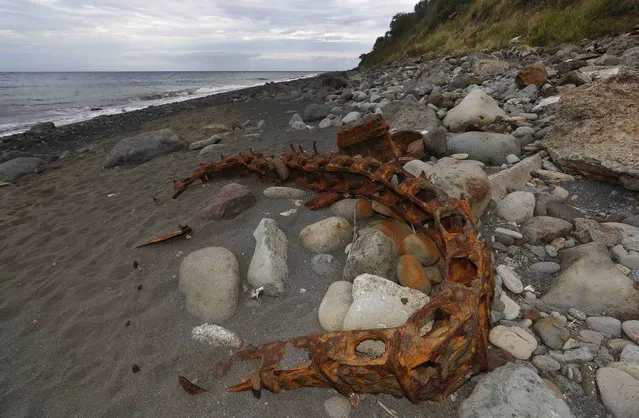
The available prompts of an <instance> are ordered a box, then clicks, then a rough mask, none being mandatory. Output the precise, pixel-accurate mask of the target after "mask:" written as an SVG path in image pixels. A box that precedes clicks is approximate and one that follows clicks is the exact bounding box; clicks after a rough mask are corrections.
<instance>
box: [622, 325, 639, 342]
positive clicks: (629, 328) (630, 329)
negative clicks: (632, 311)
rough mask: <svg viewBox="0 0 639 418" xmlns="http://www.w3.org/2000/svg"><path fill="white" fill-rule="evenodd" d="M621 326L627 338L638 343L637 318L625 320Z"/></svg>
mask: <svg viewBox="0 0 639 418" xmlns="http://www.w3.org/2000/svg"><path fill="white" fill-rule="evenodd" d="M621 327H622V328H623V332H624V334H626V335H627V336H628V338H630V339H631V340H632V341H634V342H635V343H637V344H639V320H630V321H625V322H624V323H623V324H621Z"/></svg>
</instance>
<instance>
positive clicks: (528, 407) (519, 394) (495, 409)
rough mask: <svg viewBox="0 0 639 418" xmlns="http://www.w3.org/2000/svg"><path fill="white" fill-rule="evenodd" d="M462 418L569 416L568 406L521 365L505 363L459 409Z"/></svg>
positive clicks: (534, 374)
mask: <svg viewBox="0 0 639 418" xmlns="http://www.w3.org/2000/svg"><path fill="white" fill-rule="evenodd" d="M459 416H460V417H461V418H485V417H504V418H505V417H526V418H538V417H539V418H541V417H544V418H572V417H573V414H572V412H570V408H568V405H566V403H565V402H564V400H563V399H561V398H560V397H559V396H557V395H556V394H555V392H553V391H552V390H551V389H550V388H549V387H548V385H547V384H546V383H545V382H544V381H543V380H542V379H541V377H539V375H537V373H535V371H534V370H532V369H530V368H529V367H526V366H524V365H521V364H514V363H508V364H506V365H505V366H502V367H500V368H498V369H495V370H494V371H492V372H490V373H489V374H487V375H486V376H485V377H484V378H483V379H482V380H480V381H479V383H478V384H477V386H475V389H474V390H473V393H472V394H471V395H470V397H468V399H466V400H465V401H463V402H462V404H461V406H460V408H459Z"/></svg>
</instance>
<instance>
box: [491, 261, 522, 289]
mask: <svg viewBox="0 0 639 418" xmlns="http://www.w3.org/2000/svg"><path fill="white" fill-rule="evenodd" d="M496 271H497V274H499V277H500V278H501V280H502V282H503V284H504V286H505V287H506V289H508V290H510V291H511V292H513V293H515V294H519V293H521V292H523V291H524V285H523V284H522V283H521V279H520V278H519V275H518V274H517V273H515V271H514V270H513V269H511V268H510V267H508V266H506V265H504V264H500V265H499V266H497V269H496Z"/></svg>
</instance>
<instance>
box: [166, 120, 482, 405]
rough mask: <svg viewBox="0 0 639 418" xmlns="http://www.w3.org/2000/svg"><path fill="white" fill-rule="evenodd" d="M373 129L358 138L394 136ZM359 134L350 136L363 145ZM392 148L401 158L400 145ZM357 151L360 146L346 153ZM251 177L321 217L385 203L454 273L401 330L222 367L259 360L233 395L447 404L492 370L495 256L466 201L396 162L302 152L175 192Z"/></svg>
mask: <svg viewBox="0 0 639 418" xmlns="http://www.w3.org/2000/svg"><path fill="white" fill-rule="evenodd" d="M382 122H383V119H382ZM369 123H370V121H369ZM374 125H375V126H377V128H376V130H375V132H374V134H370V132H369V135H368V136H367V135H366V132H367V131H366V130H364V129H362V130H360V131H358V132H359V133H358V135H360V136H364V137H368V138H372V137H375V135H377V137H378V138H379V137H383V138H387V137H386V136H384V134H383V131H384V130H386V134H387V127H386V128H384V126H383V125H381V124H380V123H379V120H378V118H376V122H375V123H374ZM384 125H385V123H384ZM360 126H361V125H360ZM356 130H357V129H355V131H356ZM352 132H354V131H352ZM352 132H351V133H352ZM351 133H349V134H348V135H343V136H342V137H343V138H344V137H349V135H350V137H351V138H354V135H351ZM403 135H405V137H408V138H411V136H410V135H406V134H403ZM338 136H339V134H338ZM411 139H412V138H411ZM384 140H385V139H384ZM390 142H391V143H390V145H388V146H390V147H391V149H392V147H393V145H392V144H393V141H390ZM356 144H357V141H355V140H353V141H351V142H350V144H349V145H348V146H346V148H349V147H352V146H355V145H356ZM395 145H397V142H395ZM385 146H386V145H384V147H385ZM402 148H403V150H402ZM406 148H407V147H406V145H403V146H401V147H400V149H399V151H395V152H394V154H393V156H394V157H398V156H400V155H401V153H402V152H405V150H406ZM370 149H374V148H370ZM377 152H378V151H375V153H377ZM398 154H400V155H398ZM282 167H285V170H284V169H282ZM248 174H257V175H258V176H259V177H260V178H262V179H279V180H290V181H293V182H295V183H296V184H297V185H298V186H300V187H304V188H308V189H311V190H315V191H317V192H320V193H321V194H320V195H319V196H318V197H316V198H315V199H313V200H311V201H310V202H307V203H306V206H307V207H309V208H312V209H316V208H320V207H324V206H326V205H328V204H330V203H333V202H334V201H336V200H339V199H341V198H342V196H343V195H344V194H346V193H348V194H350V195H354V196H358V197H363V198H366V199H370V200H374V201H377V202H379V203H382V204H383V205H385V206H386V207H388V208H390V209H391V211H392V212H393V213H394V214H395V215H397V217H399V218H401V219H403V220H405V221H406V222H408V223H409V224H411V225H412V226H413V228H414V229H415V230H416V231H417V232H421V233H424V234H426V235H427V236H429V237H430V238H432V239H433V240H434V241H435V243H436V244H437V246H438V248H439V250H440V252H441V254H442V255H443V259H444V261H445V263H443V265H444V267H443V268H444V270H445V271H444V272H443V274H442V276H443V278H444V279H443V281H442V284H441V285H440V286H439V290H438V291H437V292H436V294H435V295H434V296H432V298H431V301H430V303H428V304H427V305H426V306H424V307H423V308H422V309H421V310H420V311H418V312H416V313H415V314H414V315H413V316H412V317H411V318H409V319H408V321H407V322H406V323H405V324H404V325H402V326H400V327H396V328H389V329H376V330H361V331H344V332H329V333H324V334H319V335H312V336H306V337H299V338H294V339H291V340H289V341H279V342H273V343H269V344H266V345H264V346H262V347H259V348H249V349H247V350H244V351H241V352H238V353H236V354H235V355H234V356H233V357H232V358H231V359H230V360H229V362H228V363H221V364H219V365H218V367H217V374H218V375H223V374H225V373H226V372H227V371H228V368H229V367H230V366H231V364H232V363H233V362H235V361H237V360H251V359H258V360H260V365H259V367H258V368H257V369H256V370H255V371H254V372H253V373H252V374H251V375H250V376H248V377H247V378H245V379H244V380H243V381H242V382H241V383H239V384H237V385H235V386H231V387H229V388H228V389H227V390H228V391H230V392H239V391H246V390H253V391H254V393H256V394H257V393H259V391H260V390H261V389H262V388H265V389H268V390H270V391H272V392H275V393H278V392H280V391H281V390H282V389H286V390H293V389H298V388H301V387H332V388H335V389H336V390H338V391H339V392H340V393H341V394H343V395H344V396H347V397H349V396H352V395H354V394H356V393H388V394H391V395H394V396H397V397H401V396H406V397H407V398H408V399H409V400H410V401H411V402H419V401H424V400H442V399H444V398H446V397H448V396H449V395H450V394H452V393H453V392H455V391H456V390H457V389H458V388H459V387H460V386H461V385H462V384H463V383H464V382H465V381H466V380H467V379H468V378H469V377H470V376H471V375H473V374H475V373H478V372H479V371H481V370H485V369H486V367H487V346H488V331H489V319H490V304H491V299H492V294H493V286H494V278H493V274H492V262H491V254H490V251H489V250H488V247H487V245H486V244H485V243H483V242H481V241H480V240H479V239H478V233H477V228H476V225H475V220H474V218H473V215H472V214H471V212H470V209H469V206H468V204H467V202H466V201H462V200H457V199H453V198H451V197H449V196H448V195H446V194H445V193H444V192H443V191H442V190H440V189H438V188H437V187H435V186H433V185H432V184H431V183H429V182H428V181H427V180H425V179H423V178H415V177H413V176H412V175H411V174H409V173H407V172H406V171H404V170H403V169H402V168H401V166H400V165H399V164H397V163H395V162H392V161H391V162H387V163H383V162H381V161H379V160H378V159H376V158H374V157H360V156H349V155H345V154H343V153H333V154H330V155H328V156H324V155H320V154H317V153H314V154H313V155H309V154H307V153H305V152H304V151H303V150H301V149H299V150H295V149H293V148H292V150H291V151H290V152H287V153H283V154H281V155H279V156H271V157H267V156H264V155H263V154H260V153H254V152H251V153H245V154H241V155H239V156H233V157H228V158H224V159H222V160H221V161H219V162H217V163H211V164H204V165H201V166H200V167H199V168H198V169H197V170H196V171H195V173H194V174H193V176H191V177H188V178H186V179H183V180H181V181H179V182H177V183H176V184H175V189H174V191H175V195H174V197H177V196H178V195H179V194H181V193H182V192H184V191H185V190H186V188H187V187H188V186H189V185H190V184H192V183H194V182H196V181H198V180H201V181H206V180H208V179H210V178H215V177H218V176H224V177H227V176H238V175H248ZM366 340H376V341H382V342H383V343H384V344H385V348H386V349H385V352H384V353H383V354H382V355H381V356H380V357H377V358H369V357H366V356H364V355H362V354H360V353H358V352H357V351H356V347H357V346H358V344H360V343H361V342H363V341H366ZM289 345H290V347H294V348H296V349H305V350H307V352H308V355H309V357H308V362H306V363H304V364H301V365H299V366H297V367H294V368H289V369H286V368H282V367H280V365H279V363H280V361H281V360H282V359H283V358H284V355H285V353H286V350H287V348H288V346H289Z"/></svg>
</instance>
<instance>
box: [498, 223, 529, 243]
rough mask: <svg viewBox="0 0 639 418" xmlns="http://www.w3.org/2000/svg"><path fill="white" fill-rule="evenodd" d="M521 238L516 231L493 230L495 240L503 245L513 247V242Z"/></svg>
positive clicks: (499, 228)
mask: <svg viewBox="0 0 639 418" xmlns="http://www.w3.org/2000/svg"><path fill="white" fill-rule="evenodd" d="M523 237H524V236H523V235H521V233H519V232H517V231H512V230H510V229H507V228H501V227H497V228H495V239H496V240H497V241H499V242H501V243H502V244H504V245H513V244H514V243H515V240H519V239H522V238H523Z"/></svg>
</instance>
